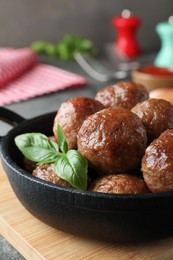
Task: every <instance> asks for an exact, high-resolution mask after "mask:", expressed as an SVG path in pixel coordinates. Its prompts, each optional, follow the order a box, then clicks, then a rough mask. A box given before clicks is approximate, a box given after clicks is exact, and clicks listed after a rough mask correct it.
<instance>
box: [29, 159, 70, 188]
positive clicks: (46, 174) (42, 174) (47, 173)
mask: <svg viewBox="0 0 173 260" xmlns="http://www.w3.org/2000/svg"><path fill="white" fill-rule="evenodd" d="M32 175H33V176H35V177H38V178H40V179H42V180H45V181H49V182H52V183H54V184H57V185H60V186H65V187H72V186H71V185H70V183H68V182H67V181H65V180H63V179H61V178H60V177H59V176H58V175H57V174H56V173H55V171H54V164H53V163H47V164H39V165H38V166H37V167H36V168H35V169H34V170H33V172H32Z"/></svg>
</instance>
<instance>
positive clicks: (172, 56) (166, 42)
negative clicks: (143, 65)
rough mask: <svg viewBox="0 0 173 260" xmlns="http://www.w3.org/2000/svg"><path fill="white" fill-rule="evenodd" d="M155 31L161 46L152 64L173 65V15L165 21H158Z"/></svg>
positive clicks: (160, 65)
mask: <svg viewBox="0 0 173 260" xmlns="http://www.w3.org/2000/svg"><path fill="white" fill-rule="evenodd" d="M156 32H157V33H158V35H159V37H160V40H161V48H160V50H159V52H158V54H157V55H156V58H155V61H154V64H155V65H156V66H158V67H173V16H171V17H169V19H168V21H167V22H161V23H158V24H157V25H156Z"/></svg>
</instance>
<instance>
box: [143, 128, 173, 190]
mask: <svg viewBox="0 0 173 260" xmlns="http://www.w3.org/2000/svg"><path fill="white" fill-rule="evenodd" d="M172 148H173V129H168V130H166V131H164V132H163V133H162V134H161V135H160V136H159V138H157V139H155V140H154V141H153V142H152V143H151V144H150V145H149V146H148V147H147V149H146V152H145V156H144V157H143V160H142V172H143V177H144V181H145V182H146V184H147V186H148V188H149V189H150V190H151V191H152V192H165V191H173V149H172Z"/></svg>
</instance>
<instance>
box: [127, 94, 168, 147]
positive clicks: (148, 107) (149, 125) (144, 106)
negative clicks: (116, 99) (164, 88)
mask: <svg viewBox="0 0 173 260" xmlns="http://www.w3.org/2000/svg"><path fill="white" fill-rule="evenodd" d="M131 111H132V112H133V113H135V114H136V115H138V116H139V117H140V118H141V120H142V123H143V125H144V126H145V128H146V131H147V137H148V143H150V142H151V141H153V140H154V139H155V138H157V137H159V135H160V134H161V133H162V132H163V131H165V130H166V129H171V128H173V106H172V105H171V103H169V102H168V101H166V100H163V99H154V98H151V99H148V100H145V101H143V102H141V103H139V104H137V105H136V106H135V107H133V108H132V110H131Z"/></svg>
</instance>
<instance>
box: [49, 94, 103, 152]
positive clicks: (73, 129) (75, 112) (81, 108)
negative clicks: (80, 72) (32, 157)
mask: <svg viewBox="0 0 173 260" xmlns="http://www.w3.org/2000/svg"><path fill="white" fill-rule="evenodd" d="M103 108H104V106H103V104H101V103H100V102H99V101H97V100H95V99H94V98H88V97H76V98H71V99H69V100H67V101H66V102H63V103H62V104H61V106H60V108H59V111H58V113H57V115H56V117H55V120H54V126H53V132H54V135H55V136H56V138H57V124H58V123H59V124H60V125H61V127H62V130H63V132H64V135H65V137H66V140H67V143H68V147H69V149H76V148H77V133H78V131H79V128H80V127H81V125H82V123H83V121H84V120H85V119H86V118H87V117H88V116H90V115H91V114H93V113H95V112H97V111H99V110H102V109H103Z"/></svg>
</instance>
